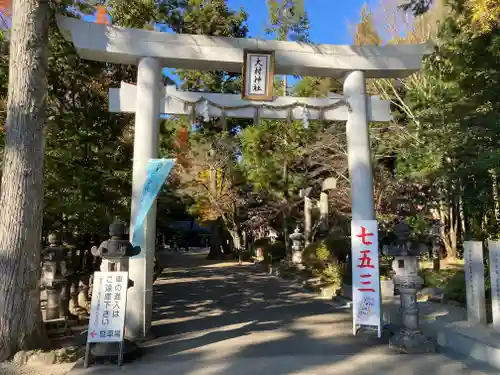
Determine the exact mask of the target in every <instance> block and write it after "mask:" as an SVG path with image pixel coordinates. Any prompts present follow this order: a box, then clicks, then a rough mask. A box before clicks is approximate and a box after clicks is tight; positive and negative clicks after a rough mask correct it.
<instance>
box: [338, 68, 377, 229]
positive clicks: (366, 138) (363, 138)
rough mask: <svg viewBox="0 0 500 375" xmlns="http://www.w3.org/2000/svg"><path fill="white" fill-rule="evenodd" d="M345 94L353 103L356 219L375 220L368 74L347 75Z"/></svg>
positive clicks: (350, 138)
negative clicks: (368, 106)
mask: <svg viewBox="0 0 500 375" xmlns="http://www.w3.org/2000/svg"><path fill="white" fill-rule="evenodd" d="M344 95H345V96H346V99H347V101H348V102H349V105H350V107H351V108H350V110H349V115H348V118H347V128H346V129H347V159H348V165H349V176H350V178H351V200H352V220H375V210H374V207H373V172H372V155H371V147H370V135H369V127H368V116H367V114H368V111H367V109H368V108H367V96H366V82H365V74H364V72H362V71H359V70H358V71H353V72H349V73H347V74H346V76H345V81H344Z"/></svg>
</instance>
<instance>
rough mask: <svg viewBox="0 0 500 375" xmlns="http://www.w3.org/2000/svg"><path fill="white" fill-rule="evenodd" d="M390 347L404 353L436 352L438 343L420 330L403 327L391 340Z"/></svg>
mask: <svg viewBox="0 0 500 375" xmlns="http://www.w3.org/2000/svg"><path fill="white" fill-rule="evenodd" d="M389 347H390V348H392V349H395V350H397V351H398V352H400V353H404V354H424V353H435V352H436V344H435V343H434V342H433V341H432V340H430V339H429V338H427V337H426V336H424V334H423V333H422V332H421V331H420V330H416V331H410V330H407V329H404V328H403V329H401V330H400V331H399V332H397V333H396V334H395V335H394V336H392V337H391V338H390V340H389Z"/></svg>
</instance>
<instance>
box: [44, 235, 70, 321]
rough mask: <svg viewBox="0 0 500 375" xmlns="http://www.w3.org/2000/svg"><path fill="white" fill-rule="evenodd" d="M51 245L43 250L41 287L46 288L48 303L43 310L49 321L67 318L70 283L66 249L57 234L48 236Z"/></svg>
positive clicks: (46, 319)
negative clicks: (61, 244)
mask: <svg viewBox="0 0 500 375" xmlns="http://www.w3.org/2000/svg"><path fill="white" fill-rule="evenodd" d="M48 242H49V246H48V247H46V248H44V249H43V250H42V254H41V256H42V275H41V280H40V282H41V287H42V288H43V289H44V290H45V293H46V298H47V303H46V308H45V311H42V315H43V318H44V319H43V320H44V321H45V322H47V323H50V322H54V321H58V320H59V321H61V320H66V319H67V318H68V315H69V311H68V305H69V285H68V278H67V275H68V269H67V264H66V251H67V250H66V249H65V248H64V247H62V246H59V245H60V242H59V239H58V238H57V236H56V235H55V234H49V236H48Z"/></svg>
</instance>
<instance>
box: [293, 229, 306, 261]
mask: <svg viewBox="0 0 500 375" xmlns="http://www.w3.org/2000/svg"><path fill="white" fill-rule="evenodd" d="M290 240H291V241H292V263H293V264H295V265H300V264H302V250H303V248H304V235H303V234H302V233H300V229H299V228H298V227H297V228H295V230H294V231H293V233H292V234H291V235H290Z"/></svg>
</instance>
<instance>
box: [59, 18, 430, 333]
mask: <svg viewBox="0 0 500 375" xmlns="http://www.w3.org/2000/svg"><path fill="white" fill-rule="evenodd" d="M57 21H58V25H59V28H60V30H61V32H62V33H63V35H64V36H65V38H66V39H67V40H69V41H71V42H73V44H74V46H75V48H76V50H77V52H78V54H79V55H80V57H82V58H84V59H89V60H96V61H103V62H109V63H116V64H133V65H137V66H138V74H137V85H136V86H135V85H130V84H125V83H122V85H121V88H120V89H110V102H109V109H110V111H111V112H129V113H135V133H134V160H133V181H132V212H131V230H130V233H133V227H134V220H135V217H136V213H137V209H138V206H139V200H140V196H141V193H142V189H143V185H144V181H145V178H146V170H145V169H146V165H147V162H148V160H149V159H152V158H156V157H157V153H158V133H159V131H158V124H159V118H160V114H161V113H168V114H178V115H182V114H190V113H192V111H193V109H194V111H196V113H197V114H198V115H202V116H207V115H208V116H216V117H218V116H220V115H221V113H222V111H224V112H225V115H226V116H228V117H231V116H232V117H241V118H254V117H255V114H256V111H258V112H259V113H258V116H259V117H260V118H268V119H282V118H290V117H292V118H293V119H298V120H300V119H303V118H304V113H305V112H306V111H307V116H308V118H310V119H318V118H322V119H325V120H339V121H347V143H348V165H349V174H350V179H351V189H352V218H353V220H374V219H375V215H374V207H373V191H372V189H373V176H372V165H371V158H372V157H371V151H370V138H369V127H368V122H369V121H389V120H390V119H391V116H390V109H389V103H388V102H385V101H382V100H380V98H378V97H367V95H366V86H365V79H366V78H400V77H405V76H408V75H410V74H412V73H414V72H416V71H418V70H419V69H420V65H421V60H422V57H423V56H424V54H425V53H426V51H427V46H426V45H398V46H396V45H390V46H383V47H376V46H359V47H357V46H356V47H354V46H336V45H311V44H305V43H295V42H281V41H264V40H258V39H240V38H225V37H209V36H204V35H179V34H169V33H162V32H156V31H148V30H142V29H129V28H121V27H116V26H109V25H102V24H95V23H90V22H85V21H83V20H80V19H77V18H68V17H63V16H59V17H58V19H57ZM244 50H253V51H274V54H275V60H276V64H275V74H280V75H283V74H292V75H300V76H318V77H340V78H341V77H343V78H344V79H345V80H344V96H336V95H334V96H332V97H330V98H328V99H313V98H294V97H281V98H275V99H274V100H273V101H272V102H266V103H264V102H252V101H247V100H243V99H241V97H240V96H239V95H224V94H214V93H193V92H182V91H177V90H176V89H175V87H171V86H168V87H163V84H162V83H161V82H162V68H163V67H165V66H167V67H170V68H183V69H197V70H218V71H227V72H233V73H240V72H241V71H242V66H243V56H244V53H243V51H244ZM225 108H226V109H225ZM228 108H230V109H228ZM256 108H258V109H256ZM144 230H145V234H144V236H145V237H144V238H145V239H146V241H145V242H146V248H145V249H144V251H142V252H141V254H140V255H139V256H137V257H133V258H131V259H130V260H129V274H130V278H131V279H132V280H134V287H132V288H130V289H129V291H128V301H129V303H128V304H127V312H126V314H127V315H126V328H127V335H128V336H129V337H131V338H134V337H137V338H138V337H144V336H146V335H147V334H148V332H149V329H150V325H151V311H152V284H153V256H154V250H155V232H156V207H155V205H153V207H152V208H151V210H150V212H149V214H148V216H147V218H146V222H145V229H144Z"/></svg>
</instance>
